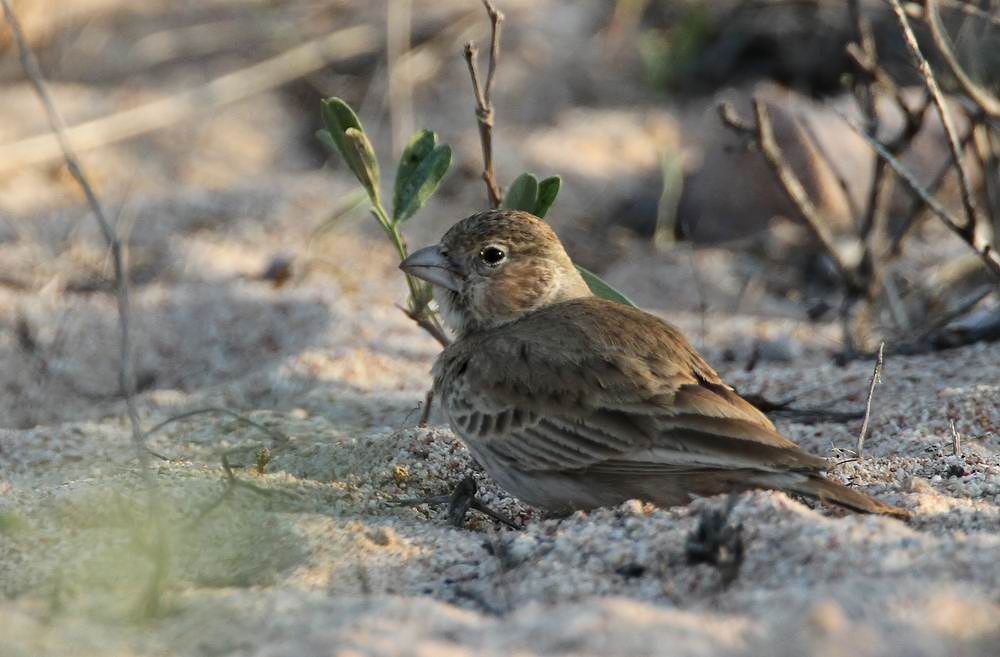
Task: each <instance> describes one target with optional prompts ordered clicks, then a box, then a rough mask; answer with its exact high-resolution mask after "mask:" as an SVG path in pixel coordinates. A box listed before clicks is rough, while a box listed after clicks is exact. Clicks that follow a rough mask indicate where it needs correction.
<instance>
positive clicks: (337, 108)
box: [320, 97, 364, 160]
mask: <svg viewBox="0 0 1000 657" xmlns="http://www.w3.org/2000/svg"><path fill="white" fill-rule="evenodd" d="M320 110H321V112H322V115H323V125H324V126H326V129H327V131H328V132H329V134H330V137H331V139H332V140H333V143H334V146H335V149H336V150H337V151H338V152H339V153H340V154H341V155H342V156H343V157H344V159H345V160H346V159H347V151H346V150H345V137H344V134H345V133H346V132H347V129H348V128H357V129H358V130H361V131H362V132H364V127H363V126H362V125H361V121H360V120H358V115H357V114H355V113H354V110H352V109H351V106H350V105H348V104H347V103H345V102H344V101H342V100H341V99H339V98H336V97H334V98H327V99H325V100H323V101H321V102H320ZM324 143H326V144H327V146H329V145H330V144H329V143H328V142H325V141H324Z"/></svg>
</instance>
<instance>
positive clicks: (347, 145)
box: [316, 97, 379, 200]
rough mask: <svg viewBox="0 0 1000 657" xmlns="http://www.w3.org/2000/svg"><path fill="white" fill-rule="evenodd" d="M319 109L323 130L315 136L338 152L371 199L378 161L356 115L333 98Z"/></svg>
mask: <svg viewBox="0 0 1000 657" xmlns="http://www.w3.org/2000/svg"><path fill="white" fill-rule="evenodd" d="M320 108H321V111H322V115H323V124H324V125H325V126H326V130H325V131H323V130H320V131H319V132H317V133H316V136H317V137H319V140H320V141H321V142H323V143H324V144H325V145H326V146H327V148H330V149H331V150H335V151H337V152H338V153H340V155H341V156H342V157H343V158H344V160H345V161H346V162H347V166H348V167H349V168H350V169H351V172H352V173H354V176H355V177H356V178H357V179H358V181H359V182H360V183H361V184H362V185H364V187H365V189H366V190H368V194H369V195H370V196H371V197H372V200H374V199H375V198H377V196H378V180H379V171H378V162H377V161H376V160H375V151H374V150H373V149H372V145H371V142H370V141H368V135H367V134H365V129H364V127H363V126H362V125H361V121H360V120H359V119H358V115H357V114H355V113H354V110H352V109H351V107H350V105H348V104H347V103H345V102H344V101H343V100H341V99H340V98H335V97H334V98H327V99H325V100H323V101H322V102H321V103H320ZM352 131H353V136H351V133H352Z"/></svg>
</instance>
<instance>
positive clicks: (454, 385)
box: [435, 299, 825, 474]
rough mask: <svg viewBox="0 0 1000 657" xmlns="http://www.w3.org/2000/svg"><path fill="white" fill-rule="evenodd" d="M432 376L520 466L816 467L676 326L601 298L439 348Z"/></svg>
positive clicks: (485, 437)
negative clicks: (442, 352) (723, 381)
mask: <svg viewBox="0 0 1000 657" xmlns="http://www.w3.org/2000/svg"><path fill="white" fill-rule="evenodd" d="M435 386H436V388H437V389H438V390H439V394H440V398H441V399H442V401H443V403H444V406H445V409H446V411H447V413H448V415H449V417H450V418H451V420H452V422H453V423H454V424H455V425H456V427H457V428H458V430H459V431H460V432H461V433H462V435H463V437H465V438H466V440H467V441H469V442H470V443H472V444H473V445H475V447H476V448H477V449H485V450H489V451H490V452H491V454H492V455H494V456H495V457H497V458H500V459H502V460H504V461H505V462H507V463H509V464H511V465H513V466H515V467H518V468H520V469H523V470H565V469H577V468H585V467H586V468H594V469H597V470H606V471H608V472H615V473H621V474H628V473H635V474H654V473H656V472H664V473H665V472H679V471H693V470H700V469H703V468H720V467H723V468H748V467H749V468H760V469H765V470H767V469H779V470H781V469H787V468H805V469H818V468H822V467H824V465H825V461H824V460H823V459H821V458H819V457H815V456H812V455H810V454H808V453H806V452H804V451H802V450H801V449H799V448H798V447H797V446H796V445H795V444H794V443H792V442H791V441H789V440H787V439H786V438H784V437H783V436H781V435H780V434H779V433H778V432H777V431H776V430H775V429H774V426H773V425H772V424H771V422H770V421H769V420H768V419H767V418H766V417H765V416H764V415H763V414H762V413H761V412H760V411H758V410H757V409H756V408H755V407H753V406H752V405H751V404H749V403H748V402H746V401H745V400H744V399H742V398H741V397H740V396H739V395H737V394H736V393H735V392H734V391H733V390H732V389H731V388H730V387H729V386H726V385H725V384H723V383H722V381H721V380H720V379H719V377H718V375H717V374H716V373H715V371H714V370H712V368H711V367H710V366H709V365H708V364H707V363H705V361H704V360H702V358H701V357H700V356H699V355H698V354H697V353H696V352H695V351H694V349H693V348H691V346H690V345H689V344H688V343H687V341H686V340H685V339H684V337H683V336H682V335H681V334H680V332H679V331H677V330H676V329H675V328H673V327H672V326H670V325H669V324H666V323H665V322H663V321H661V320H659V319H658V318H656V317H653V316H652V315H648V314H646V313H643V312H641V311H637V310H633V309H629V308H626V307H624V306H620V305H617V304H610V303H607V302H599V300H597V299H588V300H585V301H584V300H579V301H573V302H566V303H563V304H558V305H557V306H554V307H552V308H551V309H546V310H543V311H539V312H538V313H535V314H534V315H533V316H531V317H530V318H528V319H526V320H521V321H519V322H516V323H514V324H511V325H508V326H506V327H503V329H502V330H496V331H493V332H490V333H487V334H484V335H482V336H476V337H475V338H469V339H465V340H462V341H459V343H456V344H455V345H453V346H452V347H449V348H448V350H446V351H445V353H444V354H442V358H441V360H440V361H439V363H438V365H437V366H436V372H435Z"/></svg>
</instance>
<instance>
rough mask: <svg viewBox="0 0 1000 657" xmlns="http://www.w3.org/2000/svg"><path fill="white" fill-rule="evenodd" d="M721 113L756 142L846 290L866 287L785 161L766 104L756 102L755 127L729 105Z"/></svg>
mask: <svg viewBox="0 0 1000 657" xmlns="http://www.w3.org/2000/svg"><path fill="white" fill-rule="evenodd" d="M718 110H719V115H720V117H721V118H722V121H723V123H725V124H726V125H727V126H729V127H731V128H733V129H734V130H736V131H737V132H741V133H744V134H748V133H749V134H752V135H753V138H754V139H755V141H756V142H757V144H759V146H760V150H761V152H762V153H763V155H764V158H765V159H766V160H767V163H768V164H769V165H770V167H771V169H772V170H773V171H774V175H775V177H776V178H777V179H778V182H779V183H780V184H781V189H782V191H784V192H785V195H786V196H787V197H788V200H789V201H791V202H792V205H793V206H795V209H796V210H798V212H799V216H800V218H801V219H802V220H803V223H804V224H805V226H806V228H807V229H808V230H809V232H810V233H811V234H812V236H813V238H814V239H815V240H816V241H817V242H818V243H819V245H820V246H821V247H822V248H823V250H824V251H825V252H826V253H827V254H828V255H829V256H830V258H831V260H832V261H833V263H834V265H835V266H836V268H837V272H838V273H839V274H840V277H841V279H842V280H843V281H844V284H845V285H846V287H847V289H848V290H850V291H853V292H857V291H860V290H862V289H863V287H862V283H861V280H860V277H859V276H858V272H857V271H856V270H855V268H854V267H852V266H850V265H849V264H847V263H846V262H845V261H844V258H843V256H841V254H840V252H839V251H838V250H837V247H836V246H834V243H833V235H831V234H830V229H829V228H828V226H827V224H826V222H825V221H824V220H823V217H822V216H820V213H819V211H818V210H817V209H816V206H815V205H814V204H813V202H812V199H810V198H809V194H808V193H807V192H806V189H805V187H804V186H803V185H802V181H801V180H799V177H798V176H797V175H796V174H795V171H794V170H793V169H792V167H791V166H790V165H789V164H788V161H787V160H785V156H784V153H782V151H781V147H780V146H779V145H778V142H777V140H776V139H775V137H774V127H773V125H772V123H771V115H770V113H769V112H768V110H767V108H766V107H765V105H764V103H763V101H761V100H760V99H759V98H754V99H753V112H754V118H755V125H753V124H749V123H747V122H746V121H743V120H742V119H740V118H739V117H738V116H737V114H736V110H735V109H734V108H733V106H732V105H731V104H729V103H726V102H723V103H720V104H719V107H718Z"/></svg>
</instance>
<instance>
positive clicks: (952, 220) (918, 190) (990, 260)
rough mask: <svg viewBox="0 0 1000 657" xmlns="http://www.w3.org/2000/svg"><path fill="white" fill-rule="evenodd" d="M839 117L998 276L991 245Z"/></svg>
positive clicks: (877, 144)
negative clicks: (960, 221)
mask: <svg viewBox="0 0 1000 657" xmlns="http://www.w3.org/2000/svg"><path fill="white" fill-rule="evenodd" d="M840 118H842V119H843V120H844V121H846V122H847V124H848V125H849V126H851V128H852V129H853V130H854V131H855V132H857V133H858V134H859V135H861V137H862V138H863V139H864V140H865V141H866V142H868V145H869V146H871V147H872V149H874V150H875V152H876V153H877V154H878V156H879V157H881V158H883V159H885V160H886V161H887V162H888V163H889V166H891V167H892V168H893V170H894V171H895V172H896V175H898V176H899V178H900V179H901V180H902V181H903V182H905V183H906V185H907V186H908V187H909V188H910V190H911V191H913V192H914V193H915V194H916V195H917V196H919V197H920V199H921V200H922V201H923V202H924V203H926V204H927V206H928V207H929V208H930V209H931V210H932V211H933V212H934V214H936V215H937V216H938V217H939V218H940V219H941V221H943V222H944V224H945V225H946V226H947V227H948V228H949V229H951V231H952V232H954V233H955V234H956V235H958V236H959V237H960V238H962V240H963V241H964V242H965V243H966V244H968V245H969V246H970V247H972V250H973V251H975V252H976V254H977V255H978V256H979V257H980V259H981V260H982V261H983V263H984V264H985V265H986V267H987V269H989V270H990V272H991V273H992V274H993V275H994V276H996V277H997V278H1000V256H998V255H997V252H996V251H995V250H994V249H993V245H992V244H989V243H988V242H981V240H980V239H979V238H978V237H977V236H976V235H975V233H972V234H969V233H968V232H967V231H966V230H965V228H964V227H963V226H962V225H960V224H959V219H958V218H957V217H956V216H955V215H953V214H952V213H951V212H950V211H949V210H948V208H946V207H944V206H943V205H942V204H941V202H940V201H938V200H937V199H936V198H934V197H933V196H932V195H931V194H930V193H928V192H927V190H925V189H924V188H923V187H922V186H921V185H920V183H919V182H918V181H917V178H916V176H914V175H913V173H912V172H911V171H910V170H909V169H907V168H906V167H905V166H904V165H903V163H902V162H900V161H899V160H897V159H896V158H895V157H893V156H892V154H891V153H890V152H889V151H888V150H887V149H886V147H885V146H884V145H883V144H882V143H881V142H880V141H878V140H877V139H875V138H874V137H872V136H871V135H869V134H868V133H866V132H865V131H864V130H863V129H862V128H861V126H859V125H857V123H855V122H854V121H852V120H851V119H850V118H848V117H847V116H845V115H844V114H840Z"/></svg>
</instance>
